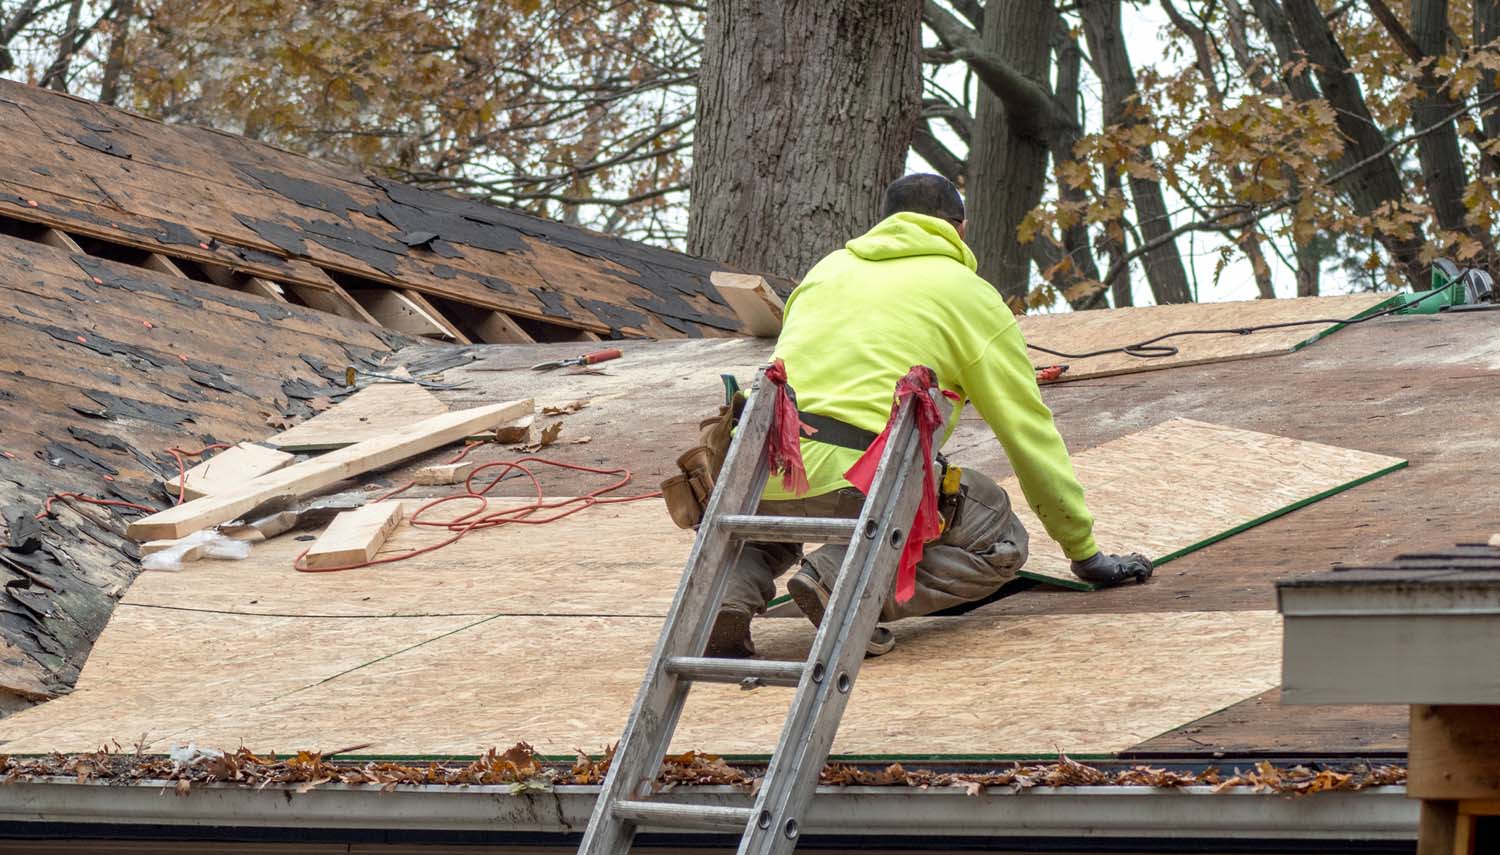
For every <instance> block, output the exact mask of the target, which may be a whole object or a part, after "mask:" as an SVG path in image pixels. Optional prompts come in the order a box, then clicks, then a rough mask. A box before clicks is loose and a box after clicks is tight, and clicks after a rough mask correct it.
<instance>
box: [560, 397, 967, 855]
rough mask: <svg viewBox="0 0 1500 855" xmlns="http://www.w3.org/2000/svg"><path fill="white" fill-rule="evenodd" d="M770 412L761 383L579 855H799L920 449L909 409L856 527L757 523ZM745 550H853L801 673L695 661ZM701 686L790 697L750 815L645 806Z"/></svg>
mask: <svg viewBox="0 0 1500 855" xmlns="http://www.w3.org/2000/svg"><path fill="white" fill-rule="evenodd" d="M775 403H776V394H775V388H774V386H773V385H772V384H771V383H770V381H768V380H766V379H765V375H764V371H762V373H761V374H760V376H758V377H757V378H756V382H755V385H754V387H753V389H752V390H751V394H750V398H749V401H748V402H747V403H746V405H745V409H744V412H743V414H742V415H741V417H740V422H739V428H738V431H737V433H736V435H735V438H734V441H733V443H732V444H731V445H730V447H729V452H728V455H727V457H726V459H725V461H724V467H723V470H722V472H721V473H720V476H719V479H718V482H717V484H716V486H715V488H714V492H713V496H712V497H711V498H710V499H709V502H708V507H707V509H706V511H705V513H704V516H703V521H702V523H701V524H700V525H699V527H698V535H697V540H696V542H695V543H694V544H693V551H692V553H691V554H690V555H689V556H688V561H687V567H686V568H685V569H684V571H683V574H682V581H681V583H680V584H679V585H678V587H677V595H676V597H675V598H673V600H672V607H671V610H670V611H669V612H668V613H667V618H666V624H665V625H664V626H663V627H662V633H661V638H660V639H659V640H658V641H657V643H656V650H655V652H654V653H652V655H651V662H650V664H649V665H648V666H647V670H646V678H645V682H644V683H642V684H641V688H640V692H639V694H637V695H636V700H635V705H634V707H632V709H631V711H630V718H629V719H628V720H627V722H626V724H625V733H624V735H623V736H622V737H621V738H620V742H619V744H618V745H617V747H616V750H615V754H614V759H613V761H612V763H611V765H610V768H609V772H608V775H607V776H606V777H605V780H604V785H603V789H602V790H601V792H600V794H599V799H598V801H597V802H596V803H595V805H594V813H593V816H592V817H591V818H590V820H589V826H588V830H587V832H585V834H584V837H583V843H582V844H581V845H580V846H579V848H578V852H579V855H621V853H625V852H628V851H629V850H630V844H631V841H632V840H633V839H634V837H635V833H636V829H637V828H638V827H640V826H647V825H648V826H651V827H653V828H661V829H708V830H717V831H724V832H740V833H741V834H742V837H741V838H740V845H739V852H740V853H741V855H747V853H755V855H771V853H790V852H792V851H793V849H795V848H796V845H797V838H798V836H799V834H800V830H799V826H798V822H799V819H800V817H801V814H802V812H803V811H804V810H805V809H806V807H807V805H808V803H809V802H810V801H811V799H812V796H813V792H814V790H815V788H816V787H817V783H818V775H819V773H820V772H821V771H822V769H823V765H824V764H825V763H826V762H827V760H828V752H829V750H830V749H831V747H832V745H833V737H834V733H835V732H836V731H837V730H838V724H839V719H840V718H841V717H842V716H843V714H844V706H845V705H846V704H847V703H848V701H849V693H850V692H851V691H852V690H853V688H854V682H855V679H856V678H857V677H858V676H859V668H860V664H861V663H862V662H863V661H864V655H865V645H866V642H867V641H868V640H869V638H870V635H871V633H873V632H874V630H875V625H876V623H877V622H878V620H879V617H880V609H881V605H882V604H883V602H884V600H885V597H886V594H887V593H888V592H889V591H890V590H891V589H892V587H893V585H894V580H895V573H896V568H897V566H898V564H899V563H900V561H899V559H900V556H901V552H902V549H903V548H904V546H905V537H906V533H907V532H906V528H907V527H908V526H909V525H910V524H911V520H912V518H913V517H914V516H915V514H916V509H917V504H918V502H919V500H920V498H921V491H922V479H923V470H922V466H921V465H920V462H921V461H920V455H921V453H922V451H921V449H922V446H921V442H920V437H919V436H918V434H917V426H916V420H915V417H914V415H913V411H914V407H913V406H912V402H911V400H909V399H908V400H907V401H906V402H905V403H904V404H903V405H902V408H901V410H900V412H899V415H898V418H897V423H896V425H895V426H894V427H893V428H892V431H891V436H890V438H889V441H888V442H887V445H886V449H885V453H884V456H883V457H882V459H881V461H880V465H879V469H878V470H877V472H876V475H875V480H874V483H873V484H871V487H870V491H869V496H868V498H867V499H866V501H865V506H864V509H863V510H862V511H861V512H860V515H859V518H858V519H857V520H850V519H819V518H811V517H808V518H802V517H765V516H755V515H754V513H755V509H756V506H757V504H758V503H759V502H760V496H761V491H762V490H763V489H764V487H765V484H766V480H767V478H768V476H769V472H768V465H767V463H766V455H765V445H766V438H767V435H768V433H769V430H770V426H771V422H772V412H773V410H774V408H775ZM938 430H939V431H941V430H942V428H941V427H939V428H938ZM936 445H937V443H936V442H934V443H933V447H934V448H935V447H936ZM746 541H782V542H790V543H840V542H847V543H848V544H849V547H850V548H849V551H848V554H847V556H846V557H845V559H844V563H843V566H842V567H841V568H840V570H839V576H838V580H837V581H836V582H835V584H834V587H833V592H832V596H831V597H830V598H829V602H828V606H827V608H826V609H825V610H824V615H823V622H822V625H821V627H820V628H819V629H818V633H817V637H816V639H815V640H814V641H813V645H812V650H811V652H810V653H809V654H808V656H807V660H806V661H805V662H771V661H765V660H756V659H719V658H707V657H704V656H703V653H704V648H705V647H706V646H707V643H708V637H709V633H710V631H711V630H712V628H713V623H714V618H715V617H716V615H717V613H718V609H719V604H720V603H721V602H722V601H723V599H724V593H725V591H726V589H727V587H728V582H729V574H730V571H731V569H732V568H733V567H734V565H735V561H736V559H737V558H738V557H739V553H740V548H741V546H742V545H743V544H744V543H745V542H746ZM697 680H703V681H708V682H717V683H739V684H741V685H744V686H746V687H754V686H760V685H766V686H795V687H796V689H797V691H796V694H795V696H794V697H793V699H792V704H791V709H790V711H789V713H788V715H787V719H786V724H785V726H784V727H783V728H782V731H781V739H780V741H779V743H778V744H777V746H776V752H775V753H774V754H773V755H772V756H771V762H770V765H769V767H768V768H767V769H766V775H765V779H764V780H763V781H762V782H761V787H760V791H759V793H758V794H757V796H756V798H755V806H754V807H750V808H743V807H720V806H705V805H691V804H683V803H681V802H674V801H671V800H670V799H669V798H659V797H653V796H652V794H651V791H652V789H653V785H654V783H655V780H656V776H657V773H658V772H659V770H660V768H661V763H662V758H663V756H664V755H665V754H666V751H667V748H668V745H669V743H670V742H671V739H672V733H673V731H674V730H675V729H676V726H677V720H678V717H679V715H680V714H681V713H682V707H683V703H684V702H685V701H686V700H687V695H688V689H689V687H690V686H691V684H692V683H693V682H694V681H697Z"/></svg>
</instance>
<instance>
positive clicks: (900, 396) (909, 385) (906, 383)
mask: <svg viewBox="0 0 1500 855" xmlns="http://www.w3.org/2000/svg"><path fill="white" fill-rule="evenodd" d="M936 385H937V375H936V374H935V373H933V370H932V369H931V368H928V367H927V366H925V365H917V366H914V367H913V368H912V369H911V370H910V371H908V372H907V373H906V376H905V377H902V378H901V379H900V380H899V381H897V383H896V402H895V404H893V405H892V406H891V417H890V418H889V419H888V420H887V421H886V423H885V430H883V431H881V433H880V436H878V437H876V438H875V441H874V442H873V443H871V444H870V447H869V448H868V449H866V450H865V453H864V454H863V455H862V456H861V457H860V458H859V459H858V460H856V461H854V465H853V466H850V467H849V471H847V472H845V473H844V479H845V480H846V481H848V482H849V483H850V484H853V485H854V486H855V487H858V488H859V489H860V491H861V492H863V493H864V494H865V495H867V496H868V495H869V494H870V485H871V484H873V483H874V482H875V470H876V469H878V468H879V467H880V458H881V456H882V455H883V454H885V446H886V443H887V442H888V441H889V440H890V436H891V429H892V428H894V427H895V425H896V417H897V416H898V415H899V414H900V413H901V402H902V401H904V400H906V399H907V398H910V399H911V400H912V404H913V407H914V408H915V410H916V421H917V437H918V438H919V439H920V440H921V442H922V467H923V472H922V500H921V502H920V503H919V504H918V505H917V515H916V517H914V518H913V519H912V523H911V532H910V533H909V534H908V535H907V538H906V547H905V548H904V549H902V551H901V566H900V567H899V568H898V569H897V570H896V602H898V603H904V602H906V601H907V600H910V599H911V598H912V595H913V594H915V593H916V592H917V562H919V561H921V560H922V550H923V548H924V547H925V546H926V544H927V542H928V541H930V540H935V539H936V538H937V536H938V535H939V534H941V533H942V515H941V514H940V513H939V512H938V501H937V478H936V476H935V475H934V474H933V471H932V434H933V433H934V432H935V431H936V430H937V429H938V427H939V426H940V425H942V423H943V414H942V413H940V412H939V411H938V406H937V402H936V401H934V400H932V396H931V395H930V394H928V390H929V389H931V388H932V387H934V386H936ZM943 397H945V398H947V399H948V400H950V401H956V400H958V395H956V394H954V393H953V392H950V391H948V390H947V389H944V390H943Z"/></svg>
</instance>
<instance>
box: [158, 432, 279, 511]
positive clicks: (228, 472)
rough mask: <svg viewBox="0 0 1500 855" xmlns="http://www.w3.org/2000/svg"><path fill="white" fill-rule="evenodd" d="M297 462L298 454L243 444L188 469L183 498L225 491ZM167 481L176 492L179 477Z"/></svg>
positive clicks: (183, 483) (183, 482)
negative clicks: (295, 460) (294, 461)
mask: <svg viewBox="0 0 1500 855" xmlns="http://www.w3.org/2000/svg"><path fill="white" fill-rule="evenodd" d="M294 459H296V455H293V454H288V453H287V452H285V451H280V450H278V449H275V448H267V447H266V446H264V445H259V444H257V443H254V442H242V443H240V444H239V445H236V446H234V447H233V448H229V449H225V450H224V451H221V452H219V453H218V454H215V455H214V456H213V457H210V458H209V459H207V460H205V461H203V462H202V463H199V464H198V465H197V466H194V467H193V468H191V469H189V470H188V471H187V475H186V477H185V479H184V480H183V481H182V486H183V495H184V497H186V498H187V499H198V498H202V497H203V496H207V495H210V494H212V493H216V492H223V491H224V490H226V489H231V488H233V487H236V486H238V485H240V484H243V483H244V482H246V481H250V480H252V479H255V478H259V477H260V476H262V475H265V474H266V473H268V472H275V471H276V470H277V469H280V468H281V467H283V466H286V465H287V464H289V463H291V462H292V461H293V460H294ZM164 480H165V481H166V483H167V484H168V486H170V487H171V488H172V489H173V490H175V489H176V488H177V486H178V483H179V482H178V479H176V478H166V479H164Z"/></svg>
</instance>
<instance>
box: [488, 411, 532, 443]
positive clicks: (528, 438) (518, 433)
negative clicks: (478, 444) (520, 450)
mask: <svg viewBox="0 0 1500 855" xmlns="http://www.w3.org/2000/svg"><path fill="white" fill-rule="evenodd" d="M535 424H536V416H532V415H528V416H523V417H521V418H519V419H516V420H515V421H513V422H511V423H510V424H508V425H501V426H500V427H499V429H498V430H496V431H495V441H496V442H498V443H500V444H501V445H518V444H521V443H529V442H533V441H534V439H535V434H534V431H533V430H532V426H533V425H535Z"/></svg>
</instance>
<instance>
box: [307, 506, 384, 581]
mask: <svg viewBox="0 0 1500 855" xmlns="http://www.w3.org/2000/svg"><path fill="white" fill-rule="evenodd" d="M405 516H406V514H405V510H404V508H403V506H402V504H401V503H400V502H375V503H374V504H369V505H365V506H364V507H362V508H356V509H354V510H352V511H344V512H343V513H341V514H339V515H338V516H336V517H334V518H333V522H331V523H329V524H328V528H326V529H324V530H323V533H322V534H320V535H318V539H317V542H315V543H314V544H313V545H312V548H311V549H309V550H307V558H306V559H305V560H306V564H307V566H308V567H309V568H311V569H313V570H321V569H327V568H329V567H347V566H349V565H351V564H363V563H364V562H366V561H369V560H370V559H371V558H374V557H375V553H376V552H379V551H380V546H381V544H383V543H385V539H386V538H388V537H390V536H391V532H393V531H395V530H396V526H398V525H400V524H401V520H402V519H403V518H404V517H405Z"/></svg>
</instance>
